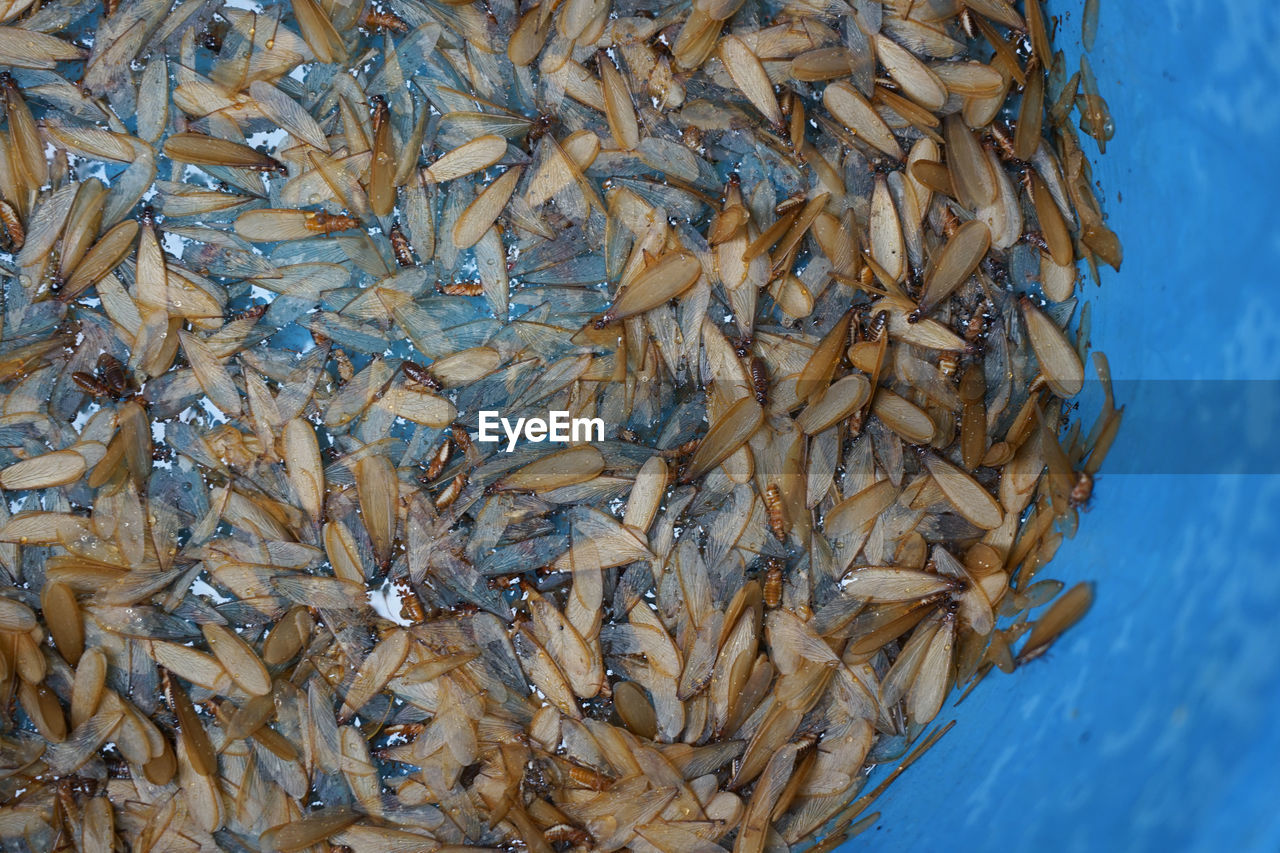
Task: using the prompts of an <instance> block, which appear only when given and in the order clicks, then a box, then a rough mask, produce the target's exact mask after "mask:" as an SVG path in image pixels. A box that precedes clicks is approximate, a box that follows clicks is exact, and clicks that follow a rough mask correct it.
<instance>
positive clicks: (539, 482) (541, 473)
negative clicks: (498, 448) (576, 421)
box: [490, 444, 605, 492]
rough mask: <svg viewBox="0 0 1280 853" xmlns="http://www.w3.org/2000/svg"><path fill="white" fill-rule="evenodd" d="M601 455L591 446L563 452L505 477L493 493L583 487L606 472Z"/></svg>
mask: <svg viewBox="0 0 1280 853" xmlns="http://www.w3.org/2000/svg"><path fill="white" fill-rule="evenodd" d="M604 467H605V461H604V457H603V456H602V455H601V454H600V451H599V450H597V449H596V448H595V447H592V446H591V445H589V444H584V445H579V446H577V447H571V448H569V449H567V450H559V451H556V452H555V453H551V454H548V455H546V456H543V457H542V458H540V459H538V460H536V461H534V462H530V463H529V464H528V465H525V466H523V467H521V468H518V469H516V470H515V471H513V472H511V473H510V474H507V475H506V476H505V477H502V478H501V479H499V480H498V481H497V482H495V483H494V484H493V485H492V486H490V490H492V491H494V492H500V491H514V490H519V491H526V490H527V491H534V492H545V491H549V490H551V489H557V488H561V487H563V486H568V485H573V484H575V483H582V482H585V481H587V480H590V479H591V478H593V477H595V476H596V475H597V474H599V473H600V472H601V471H603V470H604Z"/></svg>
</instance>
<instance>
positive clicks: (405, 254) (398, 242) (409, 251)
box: [387, 223, 416, 267]
mask: <svg viewBox="0 0 1280 853" xmlns="http://www.w3.org/2000/svg"><path fill="white" fill-rule="evenodd" d="M387 238H388V239H389V240H390V241H391V253H392V254H393V255H394V256H395V259H396V263H397V264H399V265H400V266H402V267H411V266H414V265H415V263H416V262H415V261H414V259H413V246H412V245H410V243H409V238H408V237H407V236H405V233H404V231H402V230H401V229H400V225H399V224H398V223H397V224H396V225H392V226H391V230H390V231H388V232H387Z"/></svg>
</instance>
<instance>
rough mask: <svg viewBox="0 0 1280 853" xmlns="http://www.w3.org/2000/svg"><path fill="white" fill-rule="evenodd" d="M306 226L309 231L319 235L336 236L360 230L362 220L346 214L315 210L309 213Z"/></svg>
mask: <svg viewBox="0 0 1280 853" xmlns="http://www.w3.org/2000/svg"><path fill="white" fill-rule="evenodd" d="M305 225H306V227H307V230H309V231H315V232H316V233H317V234H336V233H337V232H339V231H349V230H351V229H352V228H359V227H360V220H359V219H356V218H355V217H354V216H347V215H346V214H345V213H328V212H327V211H323V210H314V211H309V212H308V213H307V217H306V220H305Z"/></svg>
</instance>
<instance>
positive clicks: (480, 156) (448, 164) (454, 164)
mask: <svg viewBox="0 0 1280 853" xmlns="http://www.w3.org/2000/svg"><path fill="white" fill-rule="evenodd" d="M506 153H507V141H506V139H504V138H503V137H501V136H498V135H497V134H492V133H489V134H484V135H481V136H477V137H475V138H474V139H471V140H469V141H467V142H464V143H463V144H461V145H459V146H458V147H457V148H454V149H453V150H451V151H448V152H446V153H445V154H443V155H442V156H441V157H440V158H439V159H438V160H436V161H435V162H434V163H432V164H431V165H430V166H429V167H427V169H425V170H424V171H423V173H422V175H423V178H424V179H425V180H427V181H430V182H432V183H443V182H445V181H452V180H456V179H458V178H463V177H466V176H467V175H470V174H473V173H475V172H479V171H483V170H484V169H487V168H489V167H490V166H492V165H494V164H495V163H497V162H498V161H499V160H501V159H502V158H503V156H505V155H506Z"/></svg>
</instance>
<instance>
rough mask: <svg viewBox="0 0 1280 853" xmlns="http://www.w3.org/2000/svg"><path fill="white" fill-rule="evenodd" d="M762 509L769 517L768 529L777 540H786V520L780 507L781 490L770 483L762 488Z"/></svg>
mask: <svg viewBox="0 0 1280 853" xmlns="http://www.w3.org/2000/svg"><path fill="white" fill-rule="evenodd" d="M764 509H765V513H766V515H767V516H768V518H769V531H770V532H771V533H773V537H774V538H775V539H777V540H778V541H779V542H785V541H787V520H786V515H785V514H784V513H783V509H782V490H781V489H779V488H778V484H777V483H770V484H769V488H767V489H765V490H764Z"/></svg>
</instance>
